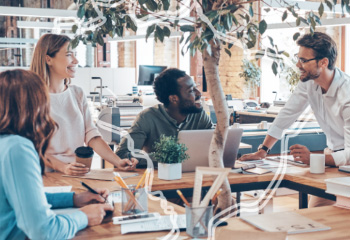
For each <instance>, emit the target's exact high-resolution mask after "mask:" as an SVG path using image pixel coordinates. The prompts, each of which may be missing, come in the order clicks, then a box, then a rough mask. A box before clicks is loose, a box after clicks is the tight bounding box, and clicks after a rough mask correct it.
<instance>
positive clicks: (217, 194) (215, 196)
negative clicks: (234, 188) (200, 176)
mask: <svg viewBox="0 0 350 240" xmlns="http://www.w3.org/2000/svg"><path fill="white" fill-rule="evenodd" d="M221 192H222V189H221V188H220V189H219V190H218V191H217V192H216V193H215V195H214V197H213V198H212V200H211V202H214V201H215V200H216V198H217V197H218V196H219V195H220V193H221Z"/></svg>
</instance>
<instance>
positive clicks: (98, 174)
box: [63, 169, 139, 181]
mask: <svg viewBox="0 0 350 240" xmlns="http://www.w3.org/2000/svg"><path fill="white" fill-rule="evenodd" d="M113 171H114V169H93V170H91V171H90V172H88V173H87V174H86V175H84V176H70V175H63V177H73V178H85V179H94V180H103V181H114V174H113ZM118 173H119V174H120V176H121V177H122V178H123V179H125V178H129V177H135V176H138V175H139V174H138V173H135V172H121V171H120V172H118Z"/></svg>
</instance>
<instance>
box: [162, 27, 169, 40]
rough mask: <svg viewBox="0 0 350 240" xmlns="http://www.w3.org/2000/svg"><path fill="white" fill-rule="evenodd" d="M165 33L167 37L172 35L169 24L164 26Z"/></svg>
mask: <svg viewBox="0 0 350 240" xmlns="http://www.w3.org/2000/svg"><path fill="white" fill-rule="evenodd" d="M163 33H164V36H165V37H170V34H171V32H170V29H169V28H168V27H167V26H165V27H163Z"/></svg>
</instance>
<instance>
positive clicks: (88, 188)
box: [80, 182, 98, 194]
mask: <svg viewBox="0 0 350 240" xmlns="http://www.w3.org/2000/svg"><path fill="white" fill-rule="evenodd" d="M80 183H81V185H83V187H85V188H86V189H87V190H89V191H90V192H92V193H93V194H98V192H96V191H95V190H94V189H92V188H91V187H90V186H89V185H87V184H86V183H84V182H80Z"/></svg>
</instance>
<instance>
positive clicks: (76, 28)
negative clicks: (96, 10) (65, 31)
mask: <svg viewBox="0 0 350 240" xmlns="http://www.w3.org/2000/svg"><path fill="white" fill-rule="evenodd" d="M77 30H78V26H77V25H73V27H72V32H73V33H76V32H77Z"/></svg>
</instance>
